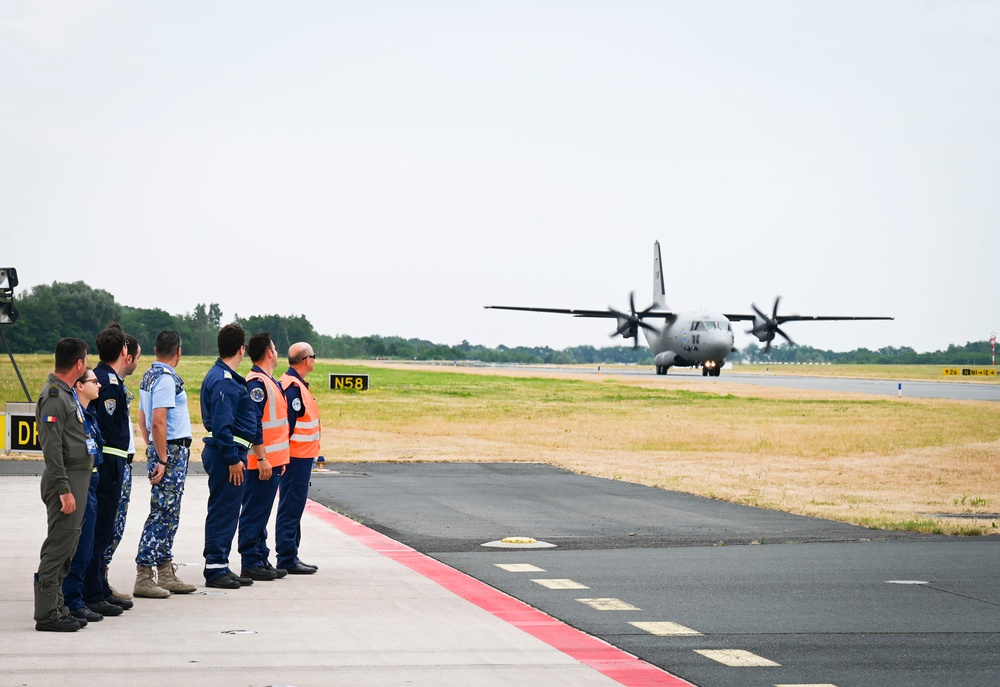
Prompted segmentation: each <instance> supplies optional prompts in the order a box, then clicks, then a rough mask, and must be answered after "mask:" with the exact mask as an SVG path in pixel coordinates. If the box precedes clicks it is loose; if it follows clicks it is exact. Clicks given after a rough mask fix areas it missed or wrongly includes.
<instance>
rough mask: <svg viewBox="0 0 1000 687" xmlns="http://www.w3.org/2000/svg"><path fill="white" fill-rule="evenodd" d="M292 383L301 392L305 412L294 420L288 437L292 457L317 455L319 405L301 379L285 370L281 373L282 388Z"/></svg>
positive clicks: (318, 449)
mask: <svg viewBox="0 0 1000 687" xmlns="http://www.w3.org/2000/svg"><path fill="white" fill-rule="evenodd" d="M292 384H295V385H296V386H298V387H299V393H300V394H302V404H303V405H304V406H305V408H304V411H305V412H303V413H302V415H301V416H299V418H298V419H296V420H295V429H293V430H292V436H290V437H289V438H288V441H289V445H290V450H291V454H292V458H309V459H312V458H315V457H316V456H318V455H319V451H320V448H319V438H320V425H319V406H318V405H316V399H314V398H313V395H312V394H311V393H309V388H308V387H307V386H306V385H305V384H303V383H302V380H301V379H299V378H298V377H296V376H294V375H290V374H288V373H287V372H286V373H285V374H283V375H281V388H282V389H288V388H290V385H292Z"/></svg>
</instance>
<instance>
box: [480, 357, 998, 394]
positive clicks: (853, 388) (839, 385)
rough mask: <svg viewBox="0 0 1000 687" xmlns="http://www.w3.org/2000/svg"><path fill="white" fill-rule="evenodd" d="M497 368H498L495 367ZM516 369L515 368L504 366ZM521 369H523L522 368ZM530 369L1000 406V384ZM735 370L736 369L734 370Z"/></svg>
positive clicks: (611, 369) (729, 372)
mask: <svg viewBox="0 0 1000 687" xmlns="http://www.w3.org/2000/svg"><path fill="white" fill-rule="evenodd" d="M498 367H499V366H498ZM507 367H519V366H507ZM522 369H523V368H522ZM532 369H538V370H551V371H560V372H567V371H568V372H579V373H580V374H581V375H595V374H598V373H599V374H602V375H606V376H611V377H614V376H623V377H649V378H650V379H652V380H658V379H662V380H670V379H683V380H684V381H695V382H699V383H702V384H706V385H709V386H712V385H718V384H724V383H726V382H735V383H738V384H752V385H756V386H770V387H783V388H788V389H811V390H815V391H837V392H843V393H858V394H871V395H873V396H897V397H898V396H903V397H905V398H943V399H953V400H958V401H994V402H1000V383H994V382H951V381H948V382H944V381H941V382H926V381H894V380H889V379H861V378H857V377H821V376H815V377H809V376H792V375H783V374H772V375H768V374H746V373H744V374H741V373H739V372H738V371H734V370H733V369H731V368H726V369H724V370H723V371H722V375H721V376H719V377H703V376H702V374H701V372H700V371H698V370H689V369H675V368H671V369H670V372H669V373H668V374H667V375H666V376H658V375H657V374H656V372H655V371H654V370H653V369H652V368H649V367H644V366H637V367H635V368H621V367H607V366H604V367H602V368H600V372H598V366H596V365H595V366H594V367H593V368H585V367H573V368H569V369H567V368H559V367H555V366H551V367H546V366H534V367H533V368H532ZM736 369H737V370H738V368H736Z"/></svg>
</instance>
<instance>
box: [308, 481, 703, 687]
mask: <svg viewBox="0 0 1000 687" xmlns="http://www.w3.org/2000/svg"><path fill="white" fill-rule="evenodd" d="M306 512H308V513H309V514H310V515H313V516H314V517H316V518H319V519H320V520H322V521H323V522H325V523H327V524H329V525H332V526H333V527H336V528H337V529H338V530H340V531H341V532H343V533H344V534H346V535H347V536H349V537H351V538H352V539H355V540H357V541H358V542H360V543H362V544H364V545H365V546H367V547H368V548H370V549H372V550H373V551H375V552H376V553H380V554H382V555H383V556H385V557H387V558H390V559H392V560H394V561H396V562H397V563H401V564H402V565H404V566H406V567H407V568H409V569H410V570H413V571H415V572H418V573H420V574H421V575H423V576H424V577H426V578H428V579H429V580H432V581H433V582H436V583H437V584H439V585H440V586H442V587H444V588H445V589H447V590H448V591H450V592H452V593H453V594H456V595H458V596H460V597H461V598H463V599H465V600H466V601H469V602H471V603H473V604H475V605H476V606H479V607H480V608H482V609H483V610H485V611H487V612H489V613H492V614H493V615H495V616H496V617H497V618H500V619H501V620H503V621H505V622H507V623H510V624H511V625H513V626H515V627H517V628H518V629H520V630H522V631H524V632H527V633H528V634H529V635H531V636H532V637H535V638H536V639H540V640H541V641H543V642H545V643H546V644H548V645H549V646H551V647H553V648H555V649H558V650H559V651H562V652H563V653H564V654H566V655H568V656H570V657H572V658H574V659H576V660H577V661H579V662H580V663H583V664H584V665H587V666H590V667H591V668H593V669H595V670H597V671H598V672H600V673H602V674H604V675H606V676H608V677H609V678H611V679H612V680H614V681H616V682H618V683H619V684H621V685H625V687H694V685H692V684H691V683H690V682H688V681H686V680H682V679H681V678H679V677H677V676H675V675H671V674H670V673H668V672H666V671H665V670H663V669H661V668H657V667H656V666H654V665H652V664H650V663H646V662H645V661H643V660H641V659H639V658H636V657H635V656H633V655H632V654H629V653H627V652H625V651H622V650H621V649H619V648H617V647H613V646H611V645H610V644H608V643H607V642H605V641H603V640H600V639H597V638H596V637H591V636H590V635H588V634H587V633H585V632H581V631H580V630H577V629H576V628H573V627H570V626H569V625H567V624H566V623H564V622H562V621H561V620H557V619H555V618H553V617H552V616H550V615H547V614H545V613H542V612H541V611H539V610H538V609H536V608H532V607H531V606H529V605H527V604H526V603H524V602H522V601H519V600H517V599H515V598H514V597H512V596H508V595H507V594H504V593H503V592H501V591H499V590H497V589H494V588H493V587H490V586H489V585H487V584H485V583H483V582H480V581H479V580H477V579H475V578H472V577H469V576H468V575H466V574H465V573H463V572H460V571H458V570H455V569H454V568H451V567H449V566H447V565H445V564H444V563H442V562H440V561H437V560H434V559H433V558H431V557H430V556H425V555H424V554H422V553H420V552H419V551H416V550H415V549H411V548H410V547H409V546H406V545H405V544H400V543H399V542H398V541H395V540H394V539H390V538H389V537H387V536H385V535H384V534H380V533H379V532H376V531H375V530H373V529H371V528H369V527H365V526H364V525H361V524H359V523H357V522H355V521H354V520H351V519H350V518H348V517H346V516H344V515H340V514H339V513H334V512H333V511H331V510H330V509H328V508H327V507H326V506H323V505H321V504H319V503H317V502H315V501H312V500H310V501H309V502H308V503H307V504H306Z"/></svg>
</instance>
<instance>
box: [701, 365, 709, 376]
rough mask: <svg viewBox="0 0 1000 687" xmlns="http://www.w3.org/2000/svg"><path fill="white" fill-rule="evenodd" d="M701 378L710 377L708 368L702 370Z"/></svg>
mask: <svg viewBox="0 0 1000 687" xmlns="http://www.w3.org/2000/svg"><path fill="white" fill-rule="evenodd" d="M701 376H702V377H707V376H708V368H707V367H703V368H701Z"/></svg>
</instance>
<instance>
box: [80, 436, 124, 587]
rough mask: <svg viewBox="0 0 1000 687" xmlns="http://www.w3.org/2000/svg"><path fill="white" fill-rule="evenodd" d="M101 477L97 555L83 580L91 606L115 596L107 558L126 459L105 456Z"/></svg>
mask: <svg viewBox="0 0 1000 687" xmlns="http://www.w3.org/2000/svg"><path fill="white" fill-rule="evenodd" d="M97 474H99V475H100V476H101V479H100V482H99V483H98V485H97V515H96V519H95V520H94V555H93V556H92V557H91V559H90V563H89V564H88V565H87V572H86V573H84V576H83V600H84V601H85V602H87V603H88V604H93V603H98V602H100V601H103V600H104V599H107V598H108V597H109V596H111V587H110V586H109V585H108V579H107V578H108V563H107V558H106V556H107V552H108V548H109V547H110V546H111V540H112V539H113V538H114V536H115V518H116V517H117V516H118V502H119V501H121V499H122V480H123V479H124V477H125V459H124V458H122V457H121V456H112V455H110V454H105V455H104V462H103V463H101V465H100V467H98V468H97Z"/></svg>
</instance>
